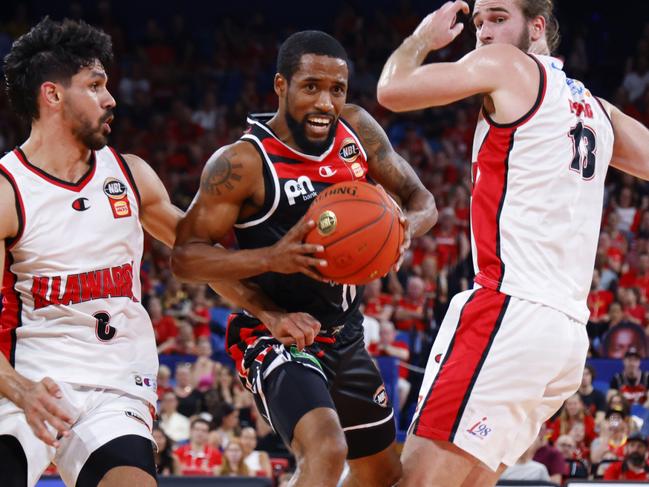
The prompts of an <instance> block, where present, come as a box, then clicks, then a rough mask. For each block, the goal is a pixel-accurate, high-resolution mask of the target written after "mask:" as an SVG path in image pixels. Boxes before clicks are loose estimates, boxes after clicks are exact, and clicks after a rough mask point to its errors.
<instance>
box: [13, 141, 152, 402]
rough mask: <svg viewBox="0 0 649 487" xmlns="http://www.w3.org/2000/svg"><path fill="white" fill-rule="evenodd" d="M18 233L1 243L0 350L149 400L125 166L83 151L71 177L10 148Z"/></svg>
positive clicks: (25, 370) (35, 366) (39, 368)
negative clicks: (85, 156)
mask: <svg viewBox="0 0 649 487" xmlns="http://www.w3.org/2000/svg"><path fill="white" fill-rule="evenodd" d="M0 174H1V175H3V176H4V177H6V178H7V179H8V180H9V181H10V182H11V184H12V186H13V188H14V192H15V193H16V209H17V211H18V217H19V222H20V229H19V234H18V235H17V237H16V238H15V239H13V240H8V241H6V254H5V269H4V276H3V283H2V298H3V309H2V315H1V319H0V324H1V326H0V349H1V350H2V352H3V353H4V354H5V356H6V357H7V359H9V360H10V362H11V363H12V364H13V365H14V367H15V369H16V371H17V372H19V373H20V374H23V375H24V376H26V377H28V378H30V379H32V380H40V379H42V378H43V377H45V376H50V377H52V378H53V379H55V380H61V381H66V382H70V383H73V384H82V385H89V386H96V387H105V388H111V389H118V390H121V391H124V392H126V393H129V394H132V395H135V396H137V397H141V398H143V399H145V400H147V401H149V402H150V403H152V404H155V402H156V393H155V390H156V375H157V370H158V356H157V353H156V346H155V337H154V334H153V328H152V326H151V320H150V319H149V316H148V314H147V312H146V310H145V309H144V307H143V306H142V304H141V303H140V299H141V293H140V261H141V258H142V244H143V231H142V226H141V225H140V222H139V195H138V192H137V188H136V186H135V183H134V181H133V177H132V175H131V173H130V171H129V169H128V166H127V165H126V162H125V161H124V160H123V159H122V158H121V156H120V155H118V154H117V153H116V152H115V151H113V150H112V149H110V148H108V147H104V148H103V149H101V150H99V151H96V152H94V153H93V156H92V160H91V167H90V169H89V170H88V172H87V173H86V174H85V175H84V176H83V178H82V179H81V180H80V181H79V182H77V183H68V182H65V181H61V180H58V179H56V178H54V177H52V176H50V175H48V174H47V173H45V172H43V171H42V170H40V169H39V168H37V167H36V166H34V165H32V164H31V163H30V162H29V161H28V160H27V158H26V157H25V155H24V154H23V153H22V152H21V151H20V149H16V150H14V151H13V152H10V153H8V154H7V155H5V156H4V157H3V158H2V159H0Z"/></svg>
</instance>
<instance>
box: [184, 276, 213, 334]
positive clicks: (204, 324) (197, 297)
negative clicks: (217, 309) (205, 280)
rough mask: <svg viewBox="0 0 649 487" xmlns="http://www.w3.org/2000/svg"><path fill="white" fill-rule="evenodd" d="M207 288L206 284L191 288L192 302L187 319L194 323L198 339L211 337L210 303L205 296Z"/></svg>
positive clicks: (193, 326)
mask: <svg viewBox="0 0 649 487" xmlns="http://www.w3.org/2000/svg"><path fill="white" fill-rule="evenodd" d="M205 289H206V286H204V285H202V284H201V285H195V286H192V288H191V289H190V295H191V296H192V298H191V303H192V304H191V309H190V310H189V313H188V315H187V319H188V320H189V322H190V323H191V324H192V328H193V330H194V338H195V339H196V341H198V340H199V339H200V338H209V337H210V303H209V300H208V298H207V296H205Z"/></svg>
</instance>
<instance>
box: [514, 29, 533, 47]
mask: <svg viewBox="0 0 649 487" xmlns="http://www.w3.org/2000/svg"><path fill="white" fill-rule="evenodd" d="M531 45H532V41H530V28H529V27H528V26H527V24H525V26H524V27H523V32H521V35H520V37H519V38H518V42H517V43H516V47H518V48H519V49H520V50H521V51H523V52H528V51H529V50H530V46H531Z"/></svg>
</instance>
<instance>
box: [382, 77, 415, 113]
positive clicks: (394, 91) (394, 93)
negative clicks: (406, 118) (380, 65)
mask: <svg viewBox="0 0 649 487" xmlns="http://www.w3.org/2000/svg"><path fill="white" fill-rule="evenodd" d="M376 99H377V100H378V102H379V104H380V105H381V106H383V107H385V108H387V109H388V110H390V111H393V112H405V111H407V110H408V106H407V105H406V104H405V103H404V96H403V93H402V92H401V90H400V89H399V88H398V87H397V86H395V85H394V83H380V84H379V86H378V87H377V88H376Z"/></svg>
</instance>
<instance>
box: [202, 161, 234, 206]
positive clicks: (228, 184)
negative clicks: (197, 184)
mask: <svg viewBox="0 0 649 487" xmlns="http://www.w3.org/2000/svg"><path fill="white" fill-rule="evenodd" d="M236 154H237V153H236V152H231V151H224V152H223V153H222V154H221V155H219V156H218V157H217V158H216V159H215V160H214V161H213V162H209V163H208V165H209V167H208V168H206V173H205V175H204V176H203V178H202V180H201V190H202V191H205V192H206V193H208V194H211V195H216V196H220V195H221V194H222V193H223V192H225V191H232V190H233V189H234V183H236V182H238V181H240V180H241V174H239V173H238V172H237V171H238V170H240V169H241V168H242V167H243V164H241V163H233V162H232V158H233V157H234V156H236Z"/></svg>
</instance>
